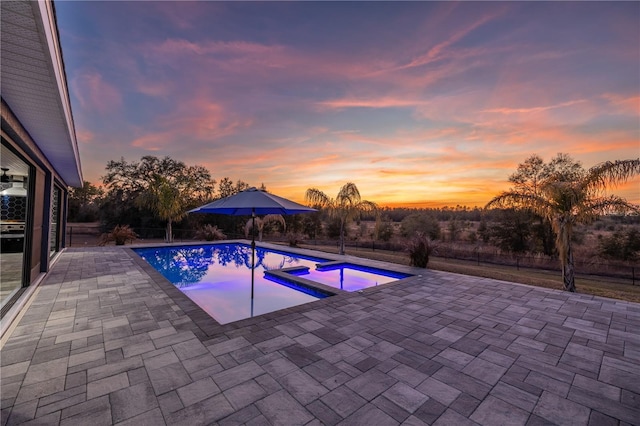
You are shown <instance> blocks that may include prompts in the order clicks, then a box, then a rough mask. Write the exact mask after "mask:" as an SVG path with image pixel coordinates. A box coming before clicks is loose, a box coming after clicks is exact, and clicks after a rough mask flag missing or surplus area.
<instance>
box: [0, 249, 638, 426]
mask: <svg viewBox="0 0 640 426" xmlns="http://www.w3.org/2000/svg"><path fill="white" fill-rule="evenodd" d="M414 271H415V270H414ZM420 273H421V276H416V277H413V278H410V279H407V280H403V281H402V282H399V283H397V284H391V285H385V286H381V287H378V288H374V289H369V290H367V291H365V292H363V293H362V294H358V293H352V294H341V295H338V296H334V297H330V298H327V299H323V300H320V301H317V302H313V303H311V304H307V305H303V306H298V307H295V308H291V309H287V310H284V311H278V312H274V313H271V314H267V315H263V316H261V317H258V318H253V319H247V320H243V321H239V322H236V323H232V324H228V325H225V326H221V325H219V324H217V323H216V322H215V321H214V320H213V319H211V318H210V317H209V316H208V315H207V314H206V313H204V312H203V311H202V310H200V309H199V308H198V307H197V306H196V305H195V304H194V303H192V302H191V301H190V300H189V299H188V298H187V297H186V296H184V295H183V294H182V293H181V292H180V291H179V290H177V289H176V288H174V287H173V286H171V285H170V284H168V283H167V282H166V281H165V280H164V278H162V276H161V275H160V274H159V273H157V272H156V271H155V270H153V269H152V268H151V267H150V266H148V265H147V264H146V263H145V262H144V261H142V260H141V259H140V258H139V257H138V256H137V255H135V254H134V253H133V252H132V251H130V250H129V249H126V248H116V247H106V248H104V247H103V248H86V249H85V248H81V249H67V250H66V251H65V252H64V253H62V254H61V256H60V258H59V260H58V262H57V264H56V265H55V266H54V268H53V269H52V271H51V272H50V274H49V276H48V277H47V279H46V280H45V282H43V283H42V285H41V286H40V287H39V288H38V289H37V293H36V294H35V296H34V298H33V302H32V303H31V305H30V306H29V307H28V309H27V310H26V311H25V314H24V316H23V317H22V318H20V319H19V323H18V324H17V326H16V327H15V329H13V331H12V332H11V334H10V336H9V338H8V340H6V343H5V344H4V346H3V347H2V350H1V353H0V356H1V365H2V371H1V378H2V383H1V386H2V396H1V397H2V426H5V425H15V424H63V425H72V424H76V425H87V424H90V425H92V426H98V425H102V424H106V425H111V424H121V425H137V426H139V425H162V424H167V425H180V424H185V425H186V424H188V425H196V424H220V425H232V424H250V425H263V424H275V425H278V424H282V425H288V424H291V425H303V424H311V425H320V424H326V425H334V424H348V425H359V424H361V425H396V424H405V425H422V424H434V425H473V424H481V425H499V424H504V425H539V424H540V425H541V424H567V425H568V424H575V425H609V424H611V425H618V424H620V425H627V424H640V304H637V303H629V302H623V301H617V300H612V299H606V298H599V297H593V296H588V295H581V294H569V293H565V292H561V291H553V290H547V289H542V288H536V287H530V286H524V285H518V284H512V283H507V282H501V281H496V280H491V279H484V278H476V277H469V276H463V275H456V274H450V273H444V272H438V271H430V270H421V271H420Z"/></svg>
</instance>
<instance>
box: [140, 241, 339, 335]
mask: <svg viewBox="0 0 640 426" xmlns="http://www.w3.org/2000/svg"><path fill="white" fill-rule="evenodd" d="M134 251H135V252H136V253H137V254H138V255H139V256H140V257H142V258H143V259H144V260H145V261H147V262H148V263H149V264H150V265H151V266H153V267H154V268H155V269H156V270H157V271H158V272H160V273H161V274H162V275H163V276H164V277H165V278H166V279H167V280H169V282H171V283H172V284H173V285H175V286H176V287H178V288H179V289H180V290H181V291H182V292H183V293H184V294H186V295H187V296H188V297H189V298H190V299H191V300H193V301H194V302H195V303H197V304H198V305H199V306H200V307H201V308H202V309H204V310H205V311H206V312H207V313H208V314H209V315H211V316H212V317H213V318H214V319H215V320H216V321H218V322H219V323H220V324H227V323H230V322H233V321H238V320H241V319H244V318H251V317H254V316H257V315H262V314H266V313H268V312H273V311H277V310H280V309H284V308H290V307H292V306H297V305H301V304H303V303H308V302H312V301H314V300H318V299H320V298H322V297H327V296H328V295H329V294H327V293H322V292H313V291H311V290H308V289H305V288H295V286H294V285H292V283H287V284H285V283H279V282H275V281H274V280H267V279H265V278H264V271H268V270H273V269H282V268H286V267H292V266H311V267H315V265H316V263H318V262H324V261H326V260H324V259H320V258H313V257H302V256H298V255H293V254H290V253H285V252H278V251H274V250H266V249H263V248H260V247H256V256H255V262H256V266H255V271H254V286H253V287H254V297H253V299H252V298H251V247H250V246H248V245H244V244H211V245H202V246H178V247H153V248H141V249H134Z"/></svg>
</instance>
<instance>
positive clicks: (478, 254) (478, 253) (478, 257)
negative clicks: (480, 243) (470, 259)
mask: <svg viewBox="0 0 640 426" xmlns="http://www.w3.org/2000/svg"><path fill="white" fill-rule="evenodd" d="M476 255H477V259H478V266H480V252H477V253H476Z"/></svg>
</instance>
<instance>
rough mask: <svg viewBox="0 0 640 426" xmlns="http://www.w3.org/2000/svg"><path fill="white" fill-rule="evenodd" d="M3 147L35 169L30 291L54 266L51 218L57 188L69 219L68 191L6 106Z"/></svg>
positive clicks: (27, 247)
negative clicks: (51, 266) (52, 202)
mask: <svg viewBox="0 0 640 426" xmlns="http://www.w3.org/2000/svg"><path fill="white" fill-rule="evenodd" d="M1 115H2V144H3V145H4V146H6V147H8V148H9V149H11V150H12V151H13V152H14V153H15V154H17V155H18V156H19V157H21V159H22V160H24V161H25V162H26V163H27V164H29V166H30V168H31V172H30V174H29V180H28V187H29V189H28V201H27V217H26V221H25V227H26V229H25V233H24V234H25V237H24V253H25V255H24V263H23V268H24V274H23V275H24V281H23V283H22V285H23V286H24V287H28V286H29V285H30V284H32V283H34V282H35V281H37V280H38V279H39V278H40V277H41V276H42V274H43V273H46V272H47V271H48V270H49V268H50V265H51V261H52V257H51V256H50V247H51V241H50V237H51V228H50V217H51V209H52V204H51V200H52V199H53V190H54V187H58V188H59V189H60V191H61V195H62V196H61V197H60V198H61V200H60V213H59V214H60V218H65V217H66V215H67V202H66V201H67V199H68V189H67V185H66V184H65V183H64V181H63V180H62V178H61V177H60V175H59V174H58V173H57V171H56V170H55V169H54V168H53V166H52V165H51V164H50V163H49V162H48V160H47V159H46V157H45V156H44V155H43V154H42V152H41V151H40V150H39V148H38V145H37V144H36V143H35V142H34V141H33V140H32V139H31V137H30V136H29V134H28V133H27V132H26V130H25V129H24V128H23V127H22V125H21V123H20V122H19V121H18V120H17V118H16V117H15V116H14V115H13V113H12V112H11V110H10V108H9V107H8V105H6V104H5V103H4V102H3V105H2V111H1ZM65 231H66V230H65V221H64V220H59V221H58V224H57V233H56V234H57V236H58V238H60V241H59V244H58V249H60V250H61V249H62V248H64V243H65V242H64V235H65Z"/></svg>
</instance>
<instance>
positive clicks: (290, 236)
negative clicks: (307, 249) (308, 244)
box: [287, 232, 304, 247]
mask: <svg viewBox="0 0 640 426" xmlns="http://www.w3.org/2000/svg"><path fill="white" fill-rule="evenodd" d="M303 239H304V236H303V235H302V234H300V233H299V232H288V233H287V241H289V246H290V247H298V244H300V243H301V242H302V240H303Z"/></svg>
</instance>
